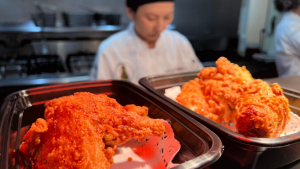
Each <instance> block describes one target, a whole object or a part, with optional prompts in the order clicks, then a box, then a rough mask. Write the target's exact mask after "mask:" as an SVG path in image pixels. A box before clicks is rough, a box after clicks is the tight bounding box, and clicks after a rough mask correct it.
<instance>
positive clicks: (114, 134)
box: [20, 93, 165, 169]
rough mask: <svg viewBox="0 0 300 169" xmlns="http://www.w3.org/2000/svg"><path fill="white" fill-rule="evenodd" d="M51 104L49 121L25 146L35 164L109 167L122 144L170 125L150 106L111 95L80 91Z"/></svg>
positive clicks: (33, 132)
mask: <svg viewBox="0 0 300 169" xmlns="http://www.w3.org/2000/svg"><path fill="white" fill-rule="evenodd" d="M45 107H46V109H45V120H44V119H38V120H37V121H36V122H35V123H34V124H33V125H32V126H31V129H30V130H29V131H28V132H27V134H26V135H25V136H24V140H25V141H24V142H23V143H22V146H21V149H20V150H21V152H22V155H23V156H24V158H26V159H30V160H31V162H32V168H38V169H40V168H55V169H56V168H78V169H94V168H95V169H100V168H101V169H108V168H109V167H110V165H112V164H113V158H112V156H113V154H114V153H115V149H116V146H117V145H120V144H123V143H125V142H127V141H129V140H131V139H136V140H142V139H145V138H146V137H148V136H150V135H154V136H161V135H162V134H163V133H164V130H165V128H164V125H163V124H162V123H161V121H159V120H154V119H151V118H149V117H148V116H147V113H148V108H146V107H138V106H134V105H128V106H125V107H123V106H121V105H120V104H119V103H117V101H116V100H114V99H111V98H109V97H107V96H106V95H94V94H91V93H75V94H74V95H72V96H65V97H61V98H58V99H54V100H51V101H49V102H48V103H46V104H45ZM23 165H24V164H23Z"/></svg>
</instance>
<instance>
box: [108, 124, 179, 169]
mask: <svg viewBox="0 0 300 169" xmlns="http://www.w3.org/2000/svg"><path fill="white" fill-rule="evenodd" d="M161 121H162V123H163V124H164V126H165V128H166V131H165V134H164V135H163V136H162V137H156V136H150V137H148V138H147V139H146V140H144V141H142V142H139V141H136V140H131V141H129V142H127V143H125V144H123V145H120V146H118V148H117V149H116V153H115V155H114V156H113V158H114V164H113V165H112V166H111V167H110V168H111V169H168V168H172V167H174V166H177V165H176V164H173V163H172V162H171V161H172V160H173V158H174V157H175V155H176V154H177V153H178V151H179V150H180V143H179V142H178V141H177V140H176V139H175V138H174V132H173V129H172V127H171V125H170V124H169V123H168V122H167V121H164V120H161ZM129 158H131V159H132V161H129V160H128V159H129Z"/></svg>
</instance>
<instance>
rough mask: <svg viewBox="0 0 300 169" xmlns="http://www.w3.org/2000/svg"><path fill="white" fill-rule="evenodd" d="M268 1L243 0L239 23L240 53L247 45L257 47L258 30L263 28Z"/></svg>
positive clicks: (258, 41)
mask: <svg viewBox="0 0 300 169" xmlns="http://www.w3.org/2000/svg"><path fill="white" fill-rule="evenodd" d="M269 1H270V0H243V5H242V8H241V17H240V24H239V35H240V44H239V52H240V53H241V54H243V52H245V49H246V48H247V47H249V48H258V47H259V45H260V44H259V43H260V32H261V30H262V29H264V28H265V23H266V17H267V12H268V7H269ZM271 1H272V0H271Z"/></svg>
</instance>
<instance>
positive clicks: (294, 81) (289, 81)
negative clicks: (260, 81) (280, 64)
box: [264, 76, 300, 91]
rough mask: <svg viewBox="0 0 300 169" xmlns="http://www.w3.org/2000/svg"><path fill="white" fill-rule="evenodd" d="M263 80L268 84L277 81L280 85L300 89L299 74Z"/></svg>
mask: <svg viewBox="0 0 300 169" xmlns="http://www.w3.org/2000/svg"><path fill="white" fill-rule="evenodd" d="M264 80H266V81H267V82H268V83H270V84H273V83H278V84H279V85H280V86H281V87H284V88H287V89H292V90H296V91H300V76H289V77H281V78H272V79H264Z"/></svg>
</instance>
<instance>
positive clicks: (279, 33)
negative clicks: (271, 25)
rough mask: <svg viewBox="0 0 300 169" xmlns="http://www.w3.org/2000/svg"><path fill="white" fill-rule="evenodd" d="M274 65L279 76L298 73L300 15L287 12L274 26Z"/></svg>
mask: <svg viewBox="0 0 300 169" xmlns="http://www.w3.org/2000/svg"><path fill="white" fill-rule="evenodd" d="M275 45H276V51H277V58H276V67H277V72H278V74H279V76H293V75H300V16H299V15H297V14H295V13H292V12H287V13H284V15H283V18H282V20H281V22H280V23H279V25H278V26H277V28H276V34H275Z"/></svg>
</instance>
